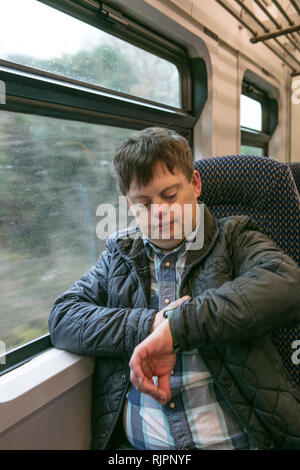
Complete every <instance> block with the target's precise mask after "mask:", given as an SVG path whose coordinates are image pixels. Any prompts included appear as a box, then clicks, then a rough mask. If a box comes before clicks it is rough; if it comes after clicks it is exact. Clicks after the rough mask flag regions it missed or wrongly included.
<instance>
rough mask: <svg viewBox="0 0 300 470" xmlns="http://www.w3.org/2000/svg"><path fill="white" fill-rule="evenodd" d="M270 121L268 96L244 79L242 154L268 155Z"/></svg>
mask: <svg viewBox="0 0 300 470" xmlns="http://www.w3.org/2000/svg"><path fill="white" fill-rule="evenodd" d="M269 121H270V109H269V99H268V96H267V95H266V93H264V92H263V91H262V90H259V89H258V88H256V87H255V86H254V85H252V84H250V83H248V82H245V81H244V82H243V87H242V94H241V97H240V126H241V154H243V155H264V156H267V155H268V141H269V139H270V135H269Z"/></svg>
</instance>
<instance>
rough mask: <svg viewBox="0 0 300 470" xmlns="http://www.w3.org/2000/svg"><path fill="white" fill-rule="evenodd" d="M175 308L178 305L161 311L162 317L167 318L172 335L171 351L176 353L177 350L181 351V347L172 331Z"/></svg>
mask: <svg viewBox="0 0 300 470" xmlns="http://www.w3.org/2000/svg"><path fill="white" fill-rule="evenodd" d="M177 308H178V307H174V308H170V309H169V310H166V311H165V312H164V313H163V317H164V318H168V320H169V324H170V330H171V335H172V339H173V352H174V353H175V354H177V353H179V352H182V349H181V347H180V345H179V343H178V342H177V340H176V337H175V335H174V332H173V316H174V313H175V310H176V309H177Z"/></svg>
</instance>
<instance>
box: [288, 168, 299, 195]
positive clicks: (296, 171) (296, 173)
mask: <svg viewBox="0 0 300 470" xmlns="http://www.w3.org/2000/svg"><path fill="white" fill-rule="evenodd" d="M287 165H288V166H289V167H290V169H291V172H292V175H293V177H294V180H295V183H296V186H297V189H298V193H300V162H295V163H287Z"/></svg>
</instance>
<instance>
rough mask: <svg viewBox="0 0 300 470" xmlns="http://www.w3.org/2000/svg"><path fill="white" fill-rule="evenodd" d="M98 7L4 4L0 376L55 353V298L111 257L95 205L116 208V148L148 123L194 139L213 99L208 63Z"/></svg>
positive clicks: (63, 2)
mask: <svg viewBox="0 0 300 470" xmlns="http://www.w3.org/2000/svg"><path fill="white" fill-rule="evenodd" d="M48 4H51V5H50V6H49V5H48ZM100 7H101V8H102V7H103V4H102V2H100V4H98V3H96V2H85V1H82V2H77V1H76V2H75V1H72V0H60V1H55V0H47V1H46V0H45V1H37V0H19V1H17V0H9V1H8V0H4V1H2V2H1V4H0V14H1V20H2V27H1V31H0V37H1V40H0V82H1V83H4V84H5V90H6V96H5V100H1V102H0V217H1V222H3V223H1V225H0V242H1V273H2V292H1V299H0V300H1V311H0V321H1V341H0V374H1V373H6V372H7V371H8V370H10V369H11V368H13V367H15V366H17V365H18V364H21V363H23V362H24V361H26V360H28V359H30V358H31V357H32V356H33V355H35V354H38V353H40V352H41V351H42V350H45V349H47V348H48V347H51V342H50V338H49V334H48V326H47V319H48V315H49V312H50V309H51V307H52V305H53V302H54V300H55V298H56V297H57V296H58V295H59V294H61V293H62V292H63V291H64V290H65V289H67V288H68V287H70V285H71V284H72V283H73V282H74V280H75V279H78V278H79V277H81V276H82V275H83V274H84V272H85V271H86V270H88V269H89V268H90V267H91V265H92V264H94V263H95V262H96V260H97V258H98V256H99V254H100V252H101V251H102V250H103V249H104V246H105V239H103V238H102V239H99V237H98V233H97V225H98V224H99V216H98V213H97V207H98V206H99V204H101V203H112V204H114V205H115V208H116V212H117V211H118V202H119V199H118V196H119V193H118V190H117V184H116V181H115V178H114V176H113V173H112V156H113V153H114V149H115V148H116V147H117V145H118V144H119V143H120V141H122V140H123V139H124V138H125V137H126V136H127V135H129V134H130V133H131V132H133V131H134V130H137V129H142V128H145V127H147V126H157V125H159V126H163V127H172V128H173V129H175V130H176V131H177V132H179V133H181V134H183V135H184V136H185V137H187V138H188V140H189V141H191V139H192V129H193V127H194V125H195V122H196V121H197V119H198V117H199V113H200V112H201V110H202V108H203V106H204V103H205V99H206V96H207V81H206V69H205V67H204V66H203V63H202V62H201V63H199V60H198V59H197V60H196V61H197V63H192V62H193V61H192V60H191V61H190V60H189V59H188V57H187V55H186V51H185V49H183V48H182V47H181V46H180V45H178V44H175V43H173V42H170V41H168V40H167V39H166V38H164V37H161V36H159V35H158V34H157V33H155V32H154V31H152V30H151V31H150V30H149V31H148V29H147V28H146V27H145V26H143V25H141V24H138V25H137V29H136V30H135V29H134V27H135V23H134V21H133V20H132V21H133V23H132V25H131V27H130V28H127V27H126V25H124V21H123V19H122V21H121V22H119V23H114V18H115V17H116V16H118V15H115V12H114V14H113V15H112V17H111V18H109V19H108V13H107V14H106V13H105V14H104V15H102V14H101V12H100V11H99V8H100ZM16 12H17V14H16ZM126 21H127V19H126ZM128 21H131V19H130V18H129V19H128ZM141 31H142V32H143V34H141ZM62 34H63V36H62ZM3 38H4V39H5V40H3ZM196 65H197V67H196ZM200 71H201V73H200ZM193 74H195V76H194V75H193ZM200 75H201V76H200ZM202 76H203V82H201V77H202ZM200 82H201V83H200ZM199 96H200V97H201V100H199ZM200 101H201V103H200ZM199 103H200V104H201V105H200V104H199ZM117 217H118V212H117ZM119 222H120V220H119Z"/></svg>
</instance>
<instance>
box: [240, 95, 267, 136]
mask: <svg viewBox="0 0 300 470" xmlns="http://www.w3.org/2000/svg"><path fill="white" fill-rule="evenodd" d="M240 109H241V126H242V127H247V128H249V129H254V130H256V131H261V130H262V105H261V103H260V102H259V101H257V100H254V99H253V98H250V97H249V96H246V95H241V105H240Z"/></svg>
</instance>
